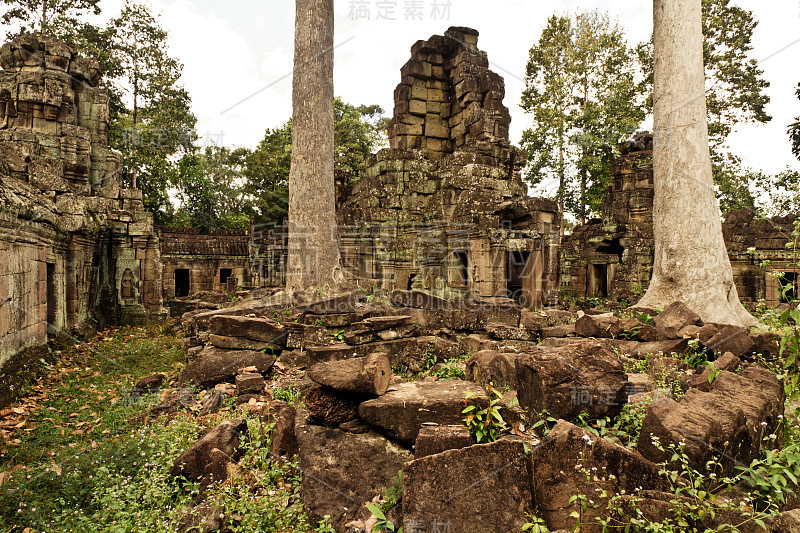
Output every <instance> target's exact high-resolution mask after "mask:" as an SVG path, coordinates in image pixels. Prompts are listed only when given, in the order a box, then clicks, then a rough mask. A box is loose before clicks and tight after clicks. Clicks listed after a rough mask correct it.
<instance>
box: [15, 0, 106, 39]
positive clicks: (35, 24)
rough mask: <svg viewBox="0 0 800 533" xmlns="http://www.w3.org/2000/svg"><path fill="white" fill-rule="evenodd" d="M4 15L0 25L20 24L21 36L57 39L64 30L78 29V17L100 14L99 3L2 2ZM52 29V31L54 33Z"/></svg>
mask: <svg viewBox="0 0 800 533" xmlns="http://www.w3.org/2000/svg"><path fill="white" fill-rule="evenodd" d="M2 3H3V4H4V5H5V6H6V12H5V13H3V16H2V17H1V18H2V20H3V23H5V24H11V25H16V24H19V27H20V32H21V33H40V34H45V35H52V36H54V37H59V32H60V31H62V30H63V29H65V28H77V27H79V26H82V25H83V23H82V22H81V21H80V18H81V17H83V16H85V15H87V14H89V13H93V14H95V15H99V14H100V6H99V5H98V4H99V3H100V0H2ZM54 30H55V31H54Z"/></svg>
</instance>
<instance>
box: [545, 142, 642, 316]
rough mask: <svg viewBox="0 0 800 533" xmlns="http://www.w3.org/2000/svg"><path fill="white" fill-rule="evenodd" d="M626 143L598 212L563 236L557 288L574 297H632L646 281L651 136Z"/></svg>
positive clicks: (631, 300)
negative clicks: (559, 286) (597, 217)
mask: <svg viewBox="0 0 800 533" xmlns="http://www.w3.org/2000/svg"><path fill="white" fill-rule="evenodd" d="M630 144H631V145H630V146H628V147H627V148H626V149H625V150H624V151H625V152H626V154H625V155H623V156H622V157H620V158H619V159H617V160H616V161H615V162H614V165H613V168H612V183H611V187H610V189H609V191H608V193H607V194H606V197H605V199H604V200H603V205H602V208H601V218H599V219H592V220H590V221H589V222H588V223H587V224H584V225H581V226H577V227H576V228H574V229H573V231H572V233H571V234H570V235H567V236H566V237H565V238H564V241H563V242H562V248H561V254H562V255H561V257H562V264H561V282H562V284H563V286H562V288H563V290H564V291H565V292H567V293H570V294H571V295H573V296H575V297H576V298H612V299H626V300H627V301H628V302H629V303H633V302H635V301H636V300H638V298H639V297H640V296H641V295H642V294H644V289H646V288H647V284H648V282H649V281H650V277H651V275H652V271H653V253H654V252H653V250H654V249H655V240H654V238H653V151H652V150H653V138H652V136H649V135H648V136H646V137H645V138H643V139H642V142H639V143H635V142H634V143H630Z"/></svg>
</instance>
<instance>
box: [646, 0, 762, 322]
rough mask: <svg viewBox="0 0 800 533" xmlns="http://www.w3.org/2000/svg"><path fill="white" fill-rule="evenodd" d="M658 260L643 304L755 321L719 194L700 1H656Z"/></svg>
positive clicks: (709, 317)
mask: <svg viewBox="0 0 800 533" xmlns="http://www.w3.org/2000/svg"><path fill="white" fill-rule="evenodd" d="M653 18H654V47H653V50H654V53H653V56H654V61H655V64H654V69H655V86H654V91H653V101H654V106H653V114H654V118H653V122H654V131H655V139H654V142H655V144H654V151H653V173H654V180H655V198H654V209H653V232H654V233H655V245H656V249H655V263H654V265H653V278H652V280H651V282H650V286H649V288H648V289H647V293H646V294H645V295H644V297H643V298H642V300H641V301H640V302H639V305H640V306H643V307H650V308H656V307H661V308H663V307H666V306H667V305H669V304H670V303H672V302H674V301H676V300H677V301H682V302H685V303H686V304H687V306H688V307H689V308H690V309H692V310H693V311H695V312H696V313H698V314H699V315H700V317H701V318H702V319H703V320H704V321H706V322H717V323H723V324H735V325H741V326H745V325H750V324H753V323H755V320H754V319H753V317H752V316H751V315H750V314H749V313H748V312H747V311H746V310H745V309H744V308H743V307H742V305H741V303H740V302H739V295H738V294H737V292H736V285H735V284H734V282H733V271H732V269H731V264H730V260H729V259H728V253H727V250H726V249H725V242H724V240H723V238H722V223H721V221H720V214H719V208H718V206H717V201H716V198H715V196H714V188H713V187H714V184H713V179H712V174H711V156H710V153H709V144H708V123H707V121H706V98H705V87H704V84H705V74H704V70H703V36H702V32H701V26H700V0H654V1H653Z"/></svg>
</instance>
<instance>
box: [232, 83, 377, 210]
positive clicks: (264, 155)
mask: <svg viewBox="0 0 800 533" xmlns="http://www.w3.org/2000/svg"><path fill="white" fill-rule="evenodd" d="M334 112H335V123H334V142H335V146H334V168H335V169H336V170H337V171H341V172H344V173H346V174H347V175H349V176H350V179H351V181H355V180H357V179H358V178H360V177H361V175H362V173H363V172H364V169H365V162H366V157H367V155H369V153H370V152H372V151H373V150H374V149H375V148H376V147H377V146H379V145H380V143H381V142H382V139H383V138H385V134H384V133H383V131H384V130H385V124H386V119H385V118H384V117H383V109H382V108H381V107H380V106H377V105H370V106H366V105H362V106H353V105H350V104H348V103H346V102H344V101H343V100H342V99H341V98H339V97H336V99H335V100H334ZM291 160H292V121H291V120H289V121H287V122H286V123H285V124H283V125H282V126H280V127H279V128H275V129H267V131H266V133H265V134H264V138H263V139H262V140H261V142H259V144H258V146H257V147H256V149H255V150H253V151H252V152H251V153H250V154H248V155H247V164H246V168H245V171H244V173H245V178H246V182H245V191H246V193H247V198H248V202H249V203H248V206H249V209H251V210H252V215H253V217H254V220H255V222H256V223H257V224H262V223H275V224H277V223H280V222H281V221H282V220H283V218H284V217H285V216H286V215H287V212H288V211H287V208H288V193H289V190H288V187H289V167H290V166H291Z"/></svg>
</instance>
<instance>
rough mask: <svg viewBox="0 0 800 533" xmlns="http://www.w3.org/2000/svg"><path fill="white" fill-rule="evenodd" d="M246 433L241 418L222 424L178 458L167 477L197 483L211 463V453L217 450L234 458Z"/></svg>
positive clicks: (244, 424)
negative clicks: (181, 478) (180, 477)
mask: <svg viewBox="0 0 800 533" xmlns="http://www.w3.org/2000/svg"><path fill="white" fill-rule="evenodd" d="M246 433H247V422H246V421H245V420H244V419H243V418H235V419H233V420H226V421H225V422H222V423H221V424H220V425H218V426H217V427H215V428H214V429H212V430H211V431H209V432H208V433H206V434H205V435H204V436H203V437H202V438H201V439H200V440H198V441H197V442H196V443H194V444H193V445H192V446H191V447H190V448H189V449H188V450H186V451H185V452H183V453H182V454H181V455H180V456H178V458H177V459H175V462H174V463H173V465H172V468H170V470H169V475H171V476H183V477H185V478H186V479H191V480H195V481H199V480H200V479H201V478H202V477H203V474H204V472H205V469H206V467H207V466H208V465H209V464H211V462H212V461H213V457H212V454H211V451H212V450H213V449H214V448H217V449H218V450H220V451H222V452H224V453H225V454H226V455H227V456H228V457H234V456H236V454H237V452H238V451H239V444H240V443H241V442H242V440H243V439H244V436H245V434H246Z"/></svg>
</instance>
